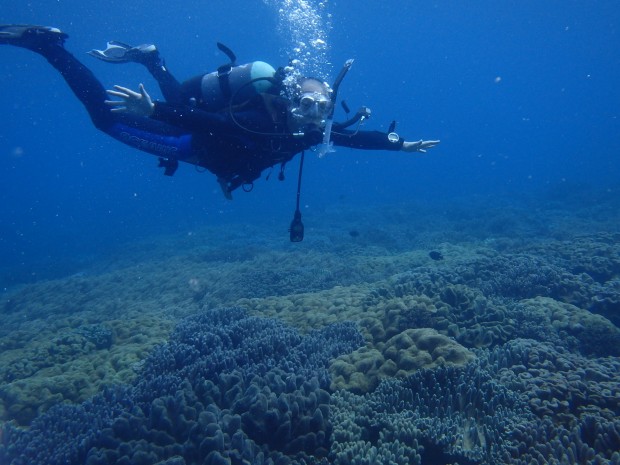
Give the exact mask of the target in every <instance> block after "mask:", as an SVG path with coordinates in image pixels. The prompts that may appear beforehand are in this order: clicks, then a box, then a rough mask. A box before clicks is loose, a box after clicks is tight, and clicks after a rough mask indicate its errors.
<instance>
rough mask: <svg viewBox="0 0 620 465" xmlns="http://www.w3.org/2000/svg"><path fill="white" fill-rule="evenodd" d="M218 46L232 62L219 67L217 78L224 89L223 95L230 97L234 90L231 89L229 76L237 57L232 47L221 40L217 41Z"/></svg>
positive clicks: (221, 88) (222, 89)
mask: <svg viewBox="0 0 620 465" xmlns="http://www.w3.org/2000/svg"><path fill="white" fill-rule="evenodd" d="M217 48H219V49H220V51H222V52H223V53H224V54H225V55H226V56H227V57H228V58H229V59H230V63H227V64H225V65H222V66H220V67H219V68H218V69H217V78H218V80H219V83H220V90H221V91H222V95H224V97H226V98H227V99H229V98H230V97H231V96H232V91H231V90H230V79H229V76H230V72H231V71H232V68H233V66H235V62H236V61H237V57H236V56H235V54H234V53H233V51H232V50H231V49H230V48H228V47H227V46H226V45H224V44H223V43H221V42H218V43H217Z"/></svg>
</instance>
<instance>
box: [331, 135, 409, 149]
mask: <svg viewBox="0 0 620 465" xmlns="http://www.w3.org/2000/svg"><path fill="white" fill-rule="evenodd" d="M331 138H332V141H333V142H334V145H339V146H342V147H350V148H352V149H363V150H394V151H397V150H401V149H402V148H403V144H404V142H405V140H404V139H402V138H398V140H395V141H393V142H392V141H391V140H390V139H389V138H388V135H387V134H386V133H385V132H380V131H357V132H355V131H342V130H341V131H338V132H332V137H331Z"/></svg>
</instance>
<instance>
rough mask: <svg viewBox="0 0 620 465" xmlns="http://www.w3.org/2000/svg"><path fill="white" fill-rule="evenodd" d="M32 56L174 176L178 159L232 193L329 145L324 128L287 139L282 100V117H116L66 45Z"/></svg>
mask: <svg viewBox="0 0 620 465" xmlns="http://www.w3.org/2000/svg"><path fill="white" fill-rule="evenodd" d="M31 50H33V51H35V52H37V53H39V54H41V55H43V56H44V57H45V58H46V59H47V60H48V61H49V62H50V64H51V65H52V66H54V68H56V69H57V70H58V71H59V72H60V73H61V74H62V76H63V77H64V79H65V81H66V82H67V83H68V84H69V86H70V87H71V89H72V91H73V92H74V94H75V95H76V96H77V97H78V99H80V101H81V102H82V103H83V104H84V106H85V107H86V109H87V111H88V113H89V115H90V117H91V119H92V121H93V123H94V124H95V126H96V127H97V128H98V129H100V130H101V131H103V132H105V133H106V134H109V135H110V136H112V137H114V138H115V139H118V140H119V141H121V142H123V143H125V144H127V145H130V146H132V147H135V148H137V149H139V150H142V151H144V152H148V153H150V154H153V155H156V156H159V157H161V159H162V161H163V162H164V166H167V167H171V166H172V169H171V170H170V172H169V174H171V173H173V172H174V169H176V162H177V161H183V162H187V163H191V164H194V165H198V166H202V167H204V168H206V169H208V170H209V171H211V172H212V173H214V174H215V175H216V176H217V177H218V178H219V179H220V181H223V182H225V183H226V185H227V186H228V189H229V191H232V190H234V189H236V188H237V187H239V186H240V185H242V184H251V183H252V182H253V181H254V180H256V179H257V178H258V177H259V176H260V174H261V172H262V171H263V170H264V169H266V168H269V167H272V166H275V165H278V164H284V163H286V162H287V161H289V160H290V159H291V158H293V157H294V156H295V154H297V153H300V152H302V151H303V150H305V149H308V148H310V147H312V146H314V145H317V144H319V143H321V142H322V138H323V134H322V131H321V130H320V129H319V128H318V127H315V128H308V129H307V130H305V131H304V134H303V136H302V135H294V134H290V133H287V130H286V126H285V121H286V117H285V115H286V106H285V104H283V103H280V104H278V101H277V100H275V112H274V105H271V108H270V109H267V104H266V101H265V99H264V98H263V97H260V98H259V99H257V103H256V105H246V108H248V109H246V110H239V111H235V113H234V119H233V116H232V115H231V114H230V112H228V111H222V112H206V111H202V110H200V109H198V108H192V107H191V106H189V105H183V104H178V103H168V102H156V103H155V111H154V113H153V115H152V116H151V117H150V118H145V117H140V116H134V115H128V114H121V113H113V112H111V111H110V109H109V107H108V106H106V105H105V104H104V100H106V99H107V94H106V92H105V89H104V87H103V86H102V85H101V83H100V82H99V81H98V80H97V78H96V77H95V76H94V74H93V73H92V72H91V71H90V70H89V69H88V68H86V67H85V66H84V65H83V64H82V63H81V62H80V61H79V60H77V59H76V58H75V57H74V56H73V55H72V54H71V53H69V52H68V51H67V50H66V49H65V48H64V47H63V46H62V45H61V44H50V46H46V47H40V48H37V49H31ZM160 84H161V82H160ZM164 95H166V92H164ZM259 100H260V101H259ZM331 140H332V142H333V143H334V145H340V146H345V147H351V148H357V149H369V150H400V148H401V147H402V144H403V140H402V139H401V140H399V141H397V142H390V141H389V140H388V138H387V134H385V133H381V132H377V131H359V132H357V133H354V132H352V131H345V130H339V131H337V132H333V133H332V137H331ZM170 163H172V165H171V164H170Z"/></svg>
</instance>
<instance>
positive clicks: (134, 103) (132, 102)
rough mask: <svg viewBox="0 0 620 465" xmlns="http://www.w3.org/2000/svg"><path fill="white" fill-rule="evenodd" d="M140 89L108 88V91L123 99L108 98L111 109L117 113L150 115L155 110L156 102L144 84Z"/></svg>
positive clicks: (107, 103) (113, 95)
mask: <svg viewBox="0 0 620 465" xmlns="http://www.w3.org/2000/svg"><path fill="white" fill-rule="evenodd" d="M138 90H139V91H140V92H134V91H133V90H131V89H128V88H126V87H121V86H114V90H106V92H107V93H108V94H109V95H111V96H112V97H118V98H120V99H121V100H106V101H105V103H106V105H108V106H110V107H112V109H111V110H110V111H113V112H115V113H131V114H132V115H138V116H145V117H149V116H151V115H152V114H153V111H155V104H154V103H153V100H152V99H151V96H150V95H149V94H148V93H147V92H146V89H145V88H144V85H143V84H140V86H139V88H138Z"/></svg>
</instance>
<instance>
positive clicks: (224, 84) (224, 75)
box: [217, 63, 232, 99]
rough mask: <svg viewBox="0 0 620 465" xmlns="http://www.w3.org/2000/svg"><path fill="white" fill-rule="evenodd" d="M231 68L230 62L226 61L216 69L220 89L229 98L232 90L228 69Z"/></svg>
mask: <svg viewBox="0 0 620 465" xmlns="http://www.w3.org/2000/svg"><path fill="white" fill-rule="evenodd" d="M231 70H232V64H231V63H228V64H226V65H222V66H220V67H219V68H218V69H217V79H218V81H219V83H220V90H221V91H222V95H223V96H224V97H226V98H227V99H229V98H230V97H231V96H232V91H231V90H230V79H229V77H230V71H231Z"/></svg>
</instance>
